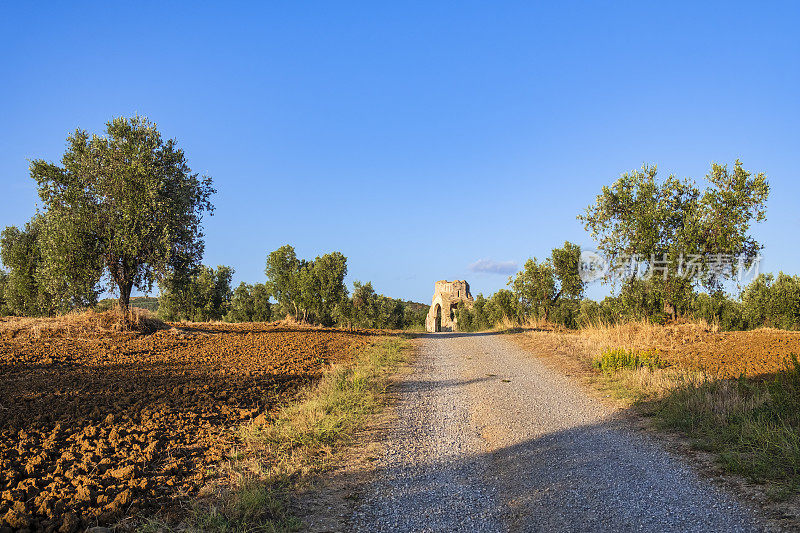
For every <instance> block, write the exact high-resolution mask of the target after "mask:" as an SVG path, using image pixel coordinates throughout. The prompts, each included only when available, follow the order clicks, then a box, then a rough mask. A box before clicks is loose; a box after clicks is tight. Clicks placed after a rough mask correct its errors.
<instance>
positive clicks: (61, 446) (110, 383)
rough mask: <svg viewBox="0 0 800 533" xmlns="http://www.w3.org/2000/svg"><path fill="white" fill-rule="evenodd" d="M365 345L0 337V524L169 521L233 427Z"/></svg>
mask: <svg viewBox="0 0 800 533" xmlns="http://www.w3.org/2000/svg"><path fill="white" fill-rule="evenodd" d="M0 333H3V332H2V330H0ZM368 341H369V337H368V336H367V335H365V334H363V333H358V332H354V333H349V332H343V331H333V330H320V329H304V328H296V327H285V326H280V325H269V324H244V325H240V324H237V325H233V324H231V325H224V324H192V325H190V326H186V325H183V326H182V325H176V326H175V327H173V328H172V329H169V330H161V331H157V332H156V333H153V334H150V335H142V334H136V333H124V332H119V333H113V332H104V333H103V334H102V335H89V334H87V335H75V334H70V333H67V334H64V335H48V336H41V335H33V334H19V332H15V334H13V335H10V334H7V335H0V527H3V528H5V529H6V530H7V529H9V528H11V529H16V530H25V529H27V530H31V531H38V530H44V531H60V532H72V531H77V530H79V529H81V528H85V527H87V526H94V525H98V524H100V525H103V524H106V525H107V524H113V523H114V522H115V521H117V520H119V519H120V518H121V517H123V516H131V515H135V514H136V513H139V512H148V513H149V512H162V513H166V514H169V513H170V512H171V510H172V509H174V508H175V507H176V502H177V501H179V500H180V498H182V497H186V496H193V495H196V494H197V492H198V491H199V489H200V488H201V487H202V486H203V485H205V484H206V483H207V482H208V481H209V475H211V473H212V472H213V466H214V464H215V463H216V462H218V461H219V460H220V459H222V458H223V457H224V455H225V454H226V452H227V451H228V450H229V448H230V445H231V444H232V442H233V430H235V428H236V427H237V426H239V425H240V424H242V423H244V422H246V421H248V420H250V419H253V418H257V417H260V418H261V419H264V418H268V417H269V416H270V413H272V412H273V411H274V409H275V408H276V406H277V405H278V403H279V402H281V401H283V400H285V399H287V398H289V397H291V395H292V394H294V393H295V392H296V391H297V390H298V388H299V387H301V386H302V385H304V384H308V383H309V382H310V381H312V380H313V379H314V378H315V377H317V376H319V374H320V372H321V371H322V370H323V369H325V368H326V367H327V366H329V365H330V364H333V363H337V362H344V361H346V360H348V359H349V357H350V354H351V352H352V351H353V349H355V348H357V347H359V346H363V345H364V344H366V343H367V342H368Z"/></svg>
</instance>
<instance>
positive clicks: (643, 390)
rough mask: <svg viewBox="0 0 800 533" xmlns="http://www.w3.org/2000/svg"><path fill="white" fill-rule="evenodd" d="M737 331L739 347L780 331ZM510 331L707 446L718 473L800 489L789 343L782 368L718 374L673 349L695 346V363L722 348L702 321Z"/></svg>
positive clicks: (798, 373)
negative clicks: (719, 467)
mask: <svg viewBox="0 0 800 533" xmlns="http://www.w3.org/2000/svg"><path fill="white" fill-rule="evenodd" d="M737 335H738V336H739V337H738V338H740V340H739V341H738V342H740V346H741V345H742V343H744V346H748V345H749V344H750V343H752V344H757V343H758V342H763V340H764V338H765V337H770V336H773V337H778V338H783V337H785V336H786V333H785V332H777V333H776V332H771V331H766V330H765V331H755V332H739V333H737ZM514 337H515V338H516V340H517V342H519V343H520V344H522V345H523V346H524V347H526V348H528V349H529V350H531V351H532V352H533V353H539V354H542V355H546V354H553V360H554V364H556V365H558V366H560V367H562V368H564V369H565V370H567V371H569V372H570V373H573V374H580V375H583V376H585V377H586V378H587V380H588V382H589V383H590V384H591V386H592V387H593V388H596V389H597V390H599V391H600V392H601V393H602V394H603V395H604V396H607V397H610V398H613V400H614V401H615V403H616V404H617V405H619V406H620V407H623V408H630V409H632V410H633V411H634V412H636V413H638V414H640V415H644V416H646V417H648V418H649V419H650V420H652V422H653V425H654V426H655V427H656V428H657V429H661V430H668V431H677V432H679V433H681V434H682V435H684V436H685V437H686V438H687V439H688V440H689V441H690V442H691V444H692V445H693V446H694V447H695V448H697V449H700V450H703V451H708V452H712V453H713V454H714V456H715V457H716V458H717V460H718V463H719V465H720V466H721V467H722V469H723V470H724V471H725V472H727V473H729V474H735V475H739V476H742V477H744V478H746V479H748V480H750V481H753V482H756V483H759V484H762V487H763V492H764V494H765V495H766V496H767V497H768V498H770V499H772V500H774V501H780V500H784V499H789V498H791V499H792V500H793V501H795V500H797V499H798V497H800V363H798V362H797V358H796V357H794V356H793V355H792V352H793V351H794V350H793V349H785V351H783V360H784V367H783V368H781V367H780V366H777V365H775V366H774V368H773V369H772V370H770V371H768V372H762V373H758V374H756V373H753V375H747V374H743V373H742V374H740V375H739V376H735V375H733V376H732V375H731V371H730V368H731V366H730V361H728V363H729V364H728V366H727V367H726V368H725V369H724V370H725V372H715V371H714V370H715V367H714V365H713V364H707V365H705V366H704V367H703V366H701V365H696V364H689V363H694V362H695V361H694V360H692V359H689V358H682V359H677V358H676V357H675V353H676V351H678V352H680V351H682V352H684V353H686V352H695V353H696V354H697V357H698V360H699V361H701V362H702V360H703V356H704V354H705V353H706V350H707V349H709V348H710V349H717V350H719V348H718V345H717V344H716V343H717V342H718V340H719V335H718V334H717V332H716V331H715V330H714V328H713V327H709V326H708V325H707V324H702V323H698V324H683V325H680V326H675V327H665V326H658V325H649V324H644V323H633V324H621V325H600V326H594V327H588V328H584V329H581V330H578V331H565V330H559V329H550V330H547V329H545V330H539V331H532V332H525V333H521V334H516V335H514ZM775 349H781V348H780V346H776V348H775ZM740 351H741V352H743V353H744V354H746V352H747V350H746V349H741V350H740ZM662 355H663V356H664V357H662ZM743 356H745V357H746V355H743ZM737 357H742V356H740V355H737ZM759 357H760V356H759ZM709 359H711V358H709ZM711 360H712V361H713V359H711ZM683 361H686V363H687V364H683V363H682V362H683Z"/></svg>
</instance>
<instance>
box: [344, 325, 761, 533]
mask: <svg viewBox="0 0 800 533" xmlns="http://www.w3.org/2000/svg"><path fill="white" fill-rule="evenodd" d="M418 342H419V343H420V357H419V359H418V360H417V362H416V364H415V368H414V371H413V372H412V373H411V374H410V375H409V376H408V378H407V380H406V381H405V382H404V384H403V386H402V389H401V393H400V395H401V398H400V402H399V405H398V408H397V415H398V419H397V422H396V428H395V429H394V430H393V431H392V433H391V434H390V435H389V436H388V437H387V438H388V442H387V446H386V453H385V456H384V457H383V458H381V459H380V460H379V461H380V462H379V465H378V475H377V476H376V480H375V482H374V484H373V485H372V486H370V487H368V488H366V489H365V493H366V495H365V498H364V500H363V502H362V505H361V506H360V507H359V509H358V510H357V512H356V513H355V515H354V516H353V519H352V523H351V525H352V527H353V529H355V530H361V531H509V530H510V531H659V532H660V531H714V532H716V531H758V530H760V529H761V528H760V526H759V524H758V523H757V522H756V520H755V519H754V518H753V517H752V516H750V514H749V513H748V512H747V511H746V510H745V509H743V508H742V507H740V506H739V505H738V504H737V503H736V501H734V500H733V499H731V498H730V497H729V496H727V495H726V494H724V493H722V492H721V491H719V490H718V489H716V488H715V487H713V486H711V485H710V484H709V483H708V482H706V481H703V480H702V479H700V478H699V477H698V476H697V475H696V474H695V473H694V472H692V471H691V470H690V469H689V468H688V467H687V466H685V465H683V464H682V463H681V462H680V461H679V460H678V459H676V458H675V457H673V456H671V455H670V454H668V453H667V452H666V451H664V449H663V448H662V446H661V445H660V444H659V443H657V442H654V441H653V440H652V439H651V438H649V437H645V436H642V435H640V434H638V433H634V432H633V431H631V430H628V429H626V428H625V427H624V424H622V423H620V422H615V421H614V420H613V417H612V416H611V414H612V413H611V412H610V411H609V410H608V409H607V408H605V407H603V406H602V405H600V404H599V403H598V402H597V401H595V400H593V399H591V398H589V397H587V395H586V394H585V393H584V392H583V391H581V390H580V388H579V387H578V386H577V385H576V384H575V383H574V382H573V381H571V380H570V378H568V377H566V376H564V375H562V374H560V373H558V372H557V371H554V370H552V369H549V368H547V367H545V366H544V365H543V364H542V363H541V362H539V361H538V360H537V359H536V358H535V357H533V356H531V355H530V354H527V353H525V352H523V351H522V350H521V349H520V348H518V347H516V346H515V345H514V344H513V343H512V342H511V341H510V340H509V339H507V338H505V337H504V336H503V335H494V334H436V335H428V336H426V337H424V338H422V339H420V340H419V341H418Z"/></svg>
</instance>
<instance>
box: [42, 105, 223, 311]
mask: <svg viewBox="0 0 800 533" xmlns="http://www.w3.org/2000/svg"><path fill="white" fill-rule="evenodd" d="M31 177H32V178H33V179H35V180H36V182H37V183H38V188H39V196H40V197H41V199H42V202H43V204H44V208H45V210H46V211H47V215H48V218H49V222H50V223H49V224H48V226H47V231H46V235H45V239H44V244H43V246H42V254H43V261H44V263H45V268H44V269H43V271H44V272H46V275H45V276H44V278H45V282H49V284H50V285H53V286H57V285H58V284H59V283H63V282H64V280H77V281H78V282H80V283H82V284H86V282H87V279H92V280H94V282H95V283H99V282H100V280H101V278H102V277H103V274H105V275H106V276H107V279H108V285H109V288H111V289H114V290H118V291H119V296H120V304H121V306H122V307H123V309H126V310H127V309H128V307H129V305H130V295H131V291H132V290H133V289H134V288H137V289H139V290H143V291H145V292H149V291H150V290H152V288H153V283H154V282H155V281H157V280H158V279H163V278H165V277H166V276H170V275H176V274H181V273H185V272H189V271H192V270H193V268H194V267H196V266H197V265H198V264H199V262H200V259H201V257H202V254H203V244H204V242H203V231H202V226H201V221H202V216H203V213H204V212H206V213H209V214H212V213H213V206H212V204H211V202H210V200H209V199H210V197H211V195H212V194H213V193H214V192H215V190H214V189H213V187H212V183H211V178H209V177H205V176H204V177H199V175H198V174H196V173H193V172H192V171H191V169H190V168H189V165H188V164H187V162H186V157H185V155H184V153H183V150H181V149H180V148H178V147H177V145H176V141H175V140H174V139H170V140H164V139H163V138H162V137H161V133H160V132H159V131H158V129H157V128H156V125H155V124H154V123H152V122H150V121H148V120H147V119H146V118H144V117H139V116H134V117H131V118H122V117H120V118H115V119H113V120H111V121H110V122H108V123H107V125H106V131H105V135H102V136H101V135H90V134H89V133H87V132H86V131H84V130H80V129H78V130H76V131H75V133H73V134H72V135H70V136H69V137H68V138H67V150H66V152H65V153H64V156H63V157H62V158H61V164H60V165H57V164H54V163H50V162H46V161H43V160H40V159H37V160H35V161H33V162H32V163H31Z"/></svg>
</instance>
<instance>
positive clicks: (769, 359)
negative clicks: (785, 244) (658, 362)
mask: <svg viewBox="0 0 800 533" xmlns="http://www.w3.org/2000/svg"><path fill="white" fill-rule="evenodd" d="M662 353H663V358H664V359H666V360H667V361H668V362H672V363H675V364H677V365H679V366H682V367H686V368H691V369H693V370H703V371H706V372H708V373H709V374H712V375H717V376H720V377H739V376H741V375H743V374H744V375H746V376H750V377H753V376H759V375H762V374H773V373H775V372H779V371H781V370H783V369H784V368H785V366H786V364H787V362H788V361H787V360H788V358H789V357H790V356H791V355H792V354H795V355H797V356H798V357H800V332H796V331H781V330H777V329H760V330H754V331H727V332H720V333H710V332H709V333H703V334H697V335H692V336H691V337H683V338H680V339H678V340H677V342H673V343H670V344H666V345H664V346H663V347H662Z"/></svg>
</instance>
